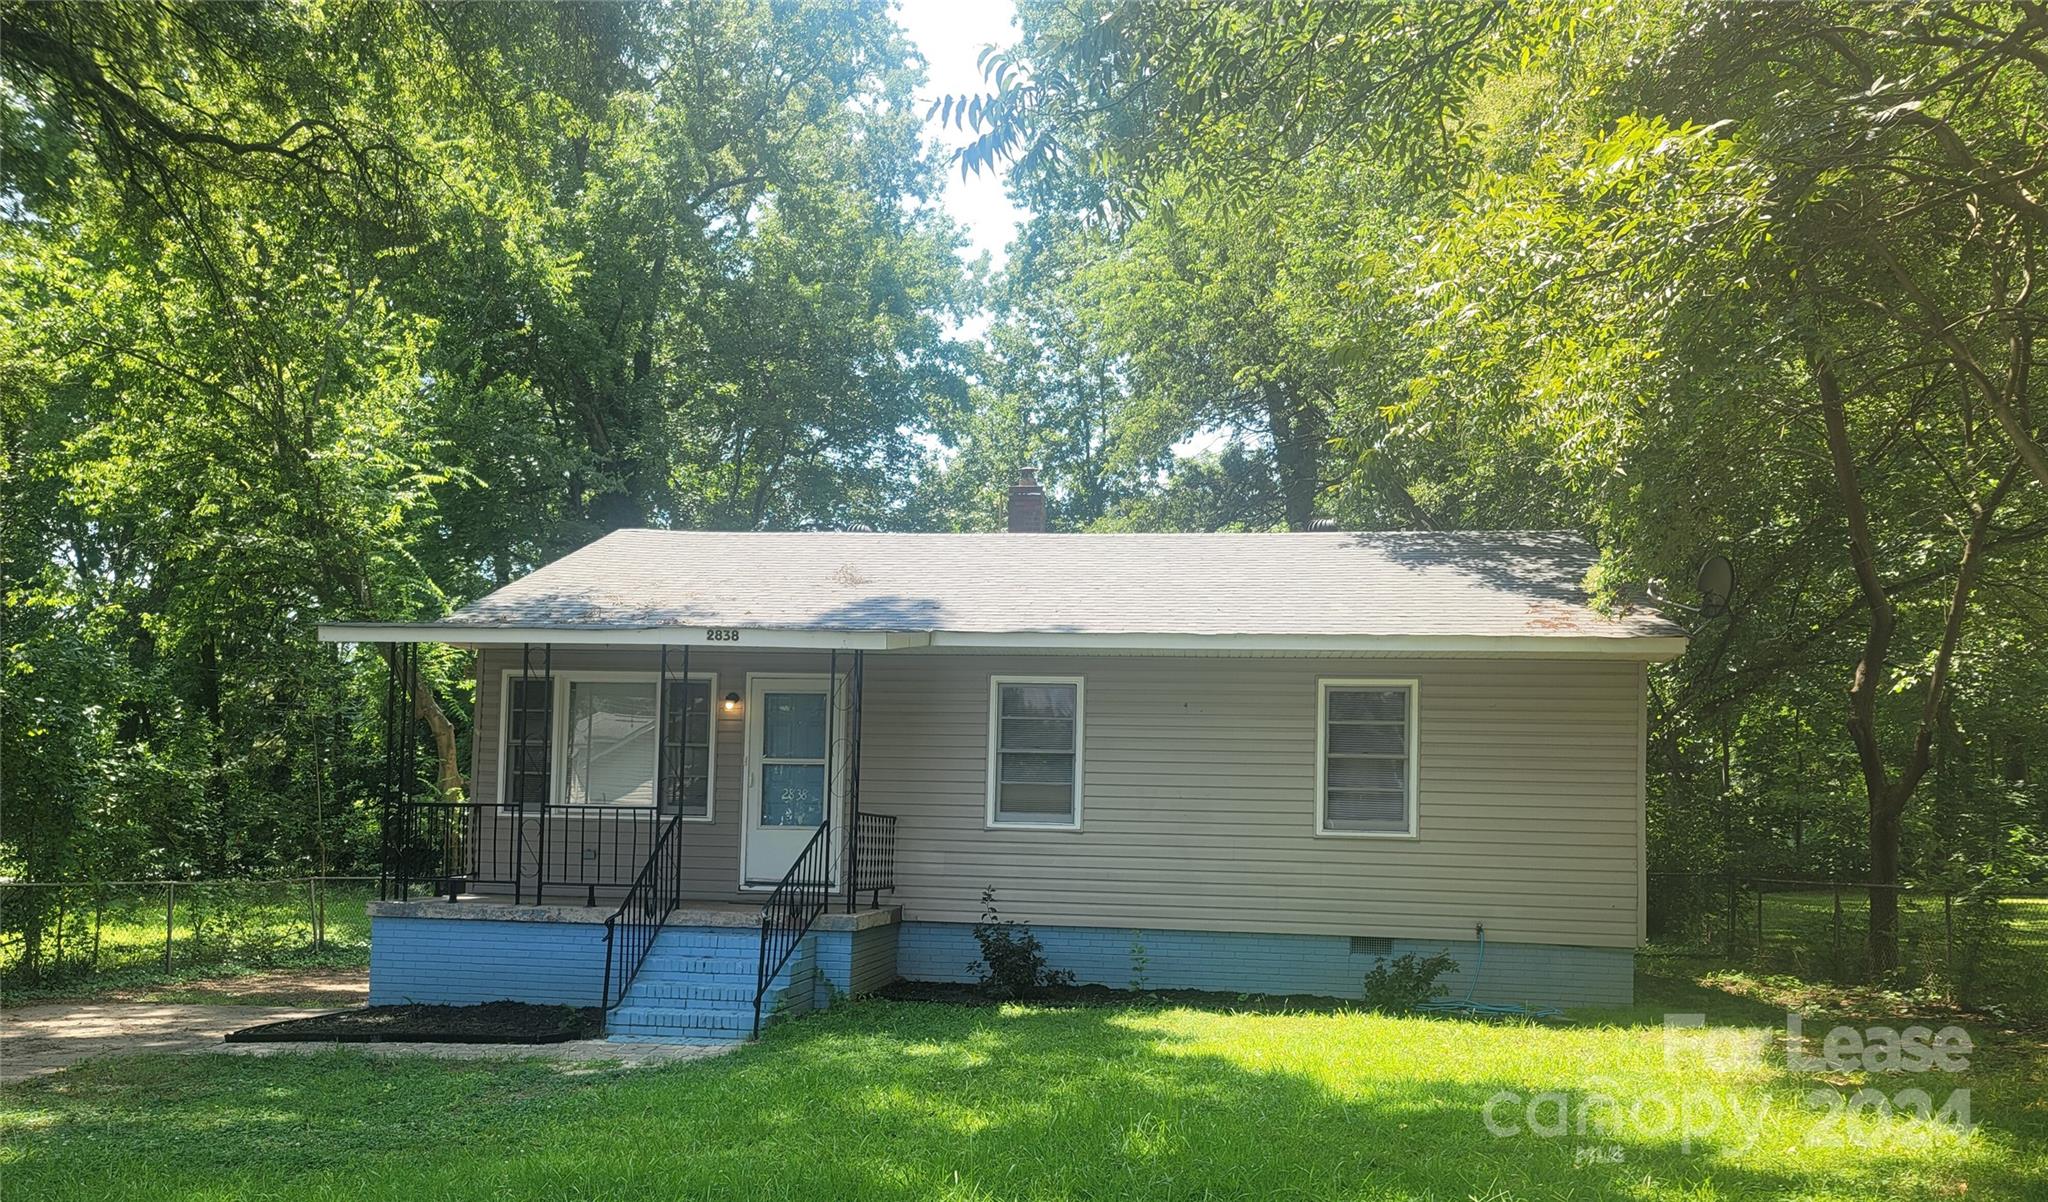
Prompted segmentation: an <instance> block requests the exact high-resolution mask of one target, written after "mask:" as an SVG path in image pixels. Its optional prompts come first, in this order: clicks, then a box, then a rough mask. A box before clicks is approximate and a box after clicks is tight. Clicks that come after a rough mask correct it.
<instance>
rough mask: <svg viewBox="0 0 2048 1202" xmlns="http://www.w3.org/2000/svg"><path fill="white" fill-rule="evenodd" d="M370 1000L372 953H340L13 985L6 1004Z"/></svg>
mask: <svg viewBox="0 0 2048 1202" xmlns="http://www.w3.org/2000/svg"><path fill="white" fill-rule="evenodd" d="M369 1000H370V969H369V962H368V957H367V955H364V956H356V955H353V954H340V953H337V954H335V955H333V956H329V957H325V958H321V959H309V960H308V961H306V962H305V963H301V964H294V965H291V966H286V967H280V966H277V965H265V966H232V965H230V966H222V965H212V966H208V967H196V966H189V965H186V966H180V967H178V968H177V969H175V970H173V971H171V972H169V973H166V972H164V971H162V970H161V969H157V968H131V969H123V970H120V971H116V972H107V973H99V974H96V975H93V976H87V977H74V978H72V979H69V980H62V979H60V980H51V981H43V982H26V983H24V982H21V981H11V982H7V983H6V985H5V989H4V991H0V1005H5V1006H30V1005H36V1004H39V1003H43V1002H81V1001H94V1002H166V1003H172V1004H179V1005H184V1004H191V1005H214V1004H223V1003H225V1004H236V1005H250V1006H324V1007H334V1006H360V1005H362V1004H364V1003H365V1002H367V1001H369Z"/></svg>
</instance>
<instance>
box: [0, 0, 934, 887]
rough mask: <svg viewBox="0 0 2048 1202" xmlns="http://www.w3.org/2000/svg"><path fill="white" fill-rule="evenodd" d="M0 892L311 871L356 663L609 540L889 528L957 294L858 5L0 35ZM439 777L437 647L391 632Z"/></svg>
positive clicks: (214, 18)
mask: <svg viewBox="0 0 2048 1202" xmlns="http://www.w3.org/2000/svg"><path fill="white" fill-rule="evenodd" d="M0 21H4V22H5V30H4V36H0V63H4V65H5V68H6V76H7V79H8V85H7V89H6V95H5V114H6V116H5V122H4V124H0V139H4V142H0V192H4V193H5V194H6V195H7V196H9V197H10V198H11V199H10V201H9V202H8V203H7V204H6V205H5V206H4V209H0V448H4V456H5V457H4V460H0V472H4V487H5V501H6V505H5V509H6V517H5V520H4V521H0V576H4V591H5V605H6V619H7V620H6V628H5V636H4V637H5V646H6V656H5V662H6V668H5V670H4V674H0V710H4V718H0V757H4V761H5V763H6V765H7V773H8V777H9V780H8V784H9V786H10V787H9V814H8V818H9V821H8V824H7V829H6V831H5V832H4V833H0V874H7V875H18V876H24V877H27V878H29V879H41V880H48V879H62V878H76V877H80V876H88V875H97V876H100V877H106V876H136V875H150V876H156V875H189V874H195V873H204V874H207V875H229V874H237V873H247V872H253V871H259V870H261V871H275V870H283V869H296V870H302V871H303V870H314V871H326V870H347V869H350V868H360V867H362V866H364V865H365V864H366V862H367V859H368V857H369V856H371V855H372V854H373V853H374V838H373V836H372V832H371V818H372V815H373V814H374V810H375V800H376V796H377V790H378V786H379V774H380V772H381V748H380V747H379V746H378V743H377V740H378V734H379V732H378V720H377V716H376V714H377V708H378V705H379V703H380V701H381V698H382V695H383V672H382V664H381V661H380V660H379V659H378V658H377V657H376V656H375V655H370V654H367V653H349V654H337V653H336V652H335V651H333V650H332V649H327V648H322V647H320V646H318V645H317V644H316V643H315V642H314V641H313V627H314V625H315V624H316V623H317V622H319V621H322V620H334V619H353V618H363V619H368V618H376V619H403V618H417V617H433V616H437V615H440V614H442V613H445V612H447V611H448V610H449V609H451V608H453V607H455V606H457V605H459V604H461V603H463V602H464V601H467V600H469V599H472V598H474V597H476V596H478V595H480V594H481V593H483V592H485V591H487V590H489V589H490V588H493V587H495V586H497V585H499V584H502V583H505V582H507V581H509V580H511V579H513V578H515V577H516V576H518V575H520V574H522V573H524V572H525V571H527V570H530V569H531V568H532V567H533V566H534V565H535V564H537V563H539V562H543V561H545V560H547V559H550V558H553V557H555V556H557V555H559V554H561V553H562V552H564V551H566V550H568V549H571V548H573V547H575V546H578V545H580V544H582V543H583V542H585V541H587V540H589V539H590V538H592V537H594V536H596V535H599V534H602V533H604V532H606V531H608V530H610V529H613V528H616V527H618V526H621V525H635V524H647V525H663V526H669V525H673V526H690V527H727V528H798V527H808V526H816V525H832V524H839V523H843V522H848V521H855V520H858V521H868V522H871V523H876V524H893V522H892V518H893V517H894V515H898V514H907V513H909V512H910V508H909V498H910V496H911V492H912V490H913V489H914V488H915V486H916V482H917V480H918V479H919V470H918V469H919V468H920V467H921V466H922V464H923V462H924V459H925V456H926V452H925V450H924V447H923V444H922V443H921V442H920V441H919V438H920V435H921V434H922V433H923V432H925V431H927V430H929V429H930V428H931V427H932V425H933V419H932V417H931V415H932V414H933V413H935V412H938V411H941V410H945V409H948V408H953V407H957V405H958V404H959V402H960V401H961V400H962V399H963V398H964V395H965V384H964V382H963V381H964V367H965V363H966V360H967V356H966V352H965V351H964V350H963V349H962V346H961V344H960V343H958V342H956V341H954V340H952V339H950V338H949V337H948V336H947V335H946V328H947V325H948V323H949V322H950V321H952V320H955V319H957V318H958V317H959V316H960V315H961V314H962V313H963V312H964V306H966V305H968V304H970V303H971V302H972V299H973V292H972V289H971V281H970V280H969V279H968V277H967V276H966V273H965V271H964V269H963V268H962V266H961V264H960V263H959V261H958V258H957V257H956V253H955V252H956V249H957V247H958V244H959V237H958V235H957V233H956V232H955V231H954V230H953V229H952V227H951V226H950V225H949V224H948V223H947V222H946V221H945V220H944V219H943V218H942V217H941V216H939V215H938V214H937V213H936V212H935V210H934V208H933V206H932V204H931V203H930V202H931V199H932V190H933V187H934V182H935V179H936V174H937V164H936V163H934V162H933V161H932V160H931V159H930V157H929V155H928V152H927V149H926V147H925V145H924V144H923V142H922V141H921V138H920V129H919V126H920V120H919V116H918V114H917V113H915V112H913V111H912V108H911V104H910V95H911V89H912V87H913V86H914V83H915V81H916V72H915V67H914V65H913V63H912V60H911V56H910V51H909V47H908V46H907V44H906V43H905V41H904V39H903V37H902V35H901V33H900V32H899V31H898V30H897V29H896V27H895V26H894V24H893V23H892V21H891V19H890V17H889V15H888V13H887V12H886V11H885V10H883V9H881V8H879V7H874V6H864V7H857V8H848V7H846V6H843V5H838V4H825V3H796V4H777V5H774V6H769V5H766V4H758V3H752V2H749V0H726V2H721V3H710V4H692V5H684V6H674V7H665V8H655V7H651V6H641V5H559V6H558V5H552V4H534V3H517V4H497V5H429V6H396V7H394V6H392V5H388V4H382V3H372V2H368V0H345V2H343V3H338V4H327V5H318V6H286V5H269V4H262V5H226V4H222V5H202V6H197V7H189V8H178V7H176V6H170V7H165V6H146V5H97V4H72V3H57V4H42V5H32V6H22V5H14V6H9V7H8V8H6V10H5V12H4V13H0ZM424 669H425V673H426V676H427V684H428V688H427V692H426V694H425V695H424V696H423V698H422V699H421V703H420V705H421V709H422V710H423V712H424V713H425V715H426V716H427V718H428V721H429V723H430V724H431V725H432V726H433V727H434V728H435V730H436V733H437V736H438V737H437V739H436V742H435V746H434V748H432V749H431V750H430V752H429V754H428V758H429V760H430V761H434V762H437V766H438V771H437V776H438V782H439V785H440V787H441V788H443V789H445V790H450V791H459V790H460V789H462V788H463V787H465V781H464V771H465V768H466V765H467V761H468V755H467V721H468V718H467V715H468V709H469V706H470V705H471V703H472V700H473V699H472V697H471V696H470V693H471V690H472V684H471V681H470V676H471V674H472V667H471V664H470V663H469V661H468V660H467V658H466V657H464V656H461V655H458V654H454V653H451V652H448V651H446V650H445V649H441V650H435V651H432V652H430V653H429V654H428V655H427V656H426V658H425V663H424Z"/></svg>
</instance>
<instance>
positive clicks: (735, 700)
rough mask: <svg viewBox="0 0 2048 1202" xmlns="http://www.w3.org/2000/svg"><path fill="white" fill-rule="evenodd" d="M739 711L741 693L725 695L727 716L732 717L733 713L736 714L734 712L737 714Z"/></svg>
mask: <svg viewBox="0 0 2048 1202" xmlns="http://www.w3.org/2000/svg"><path fill="white" fill-rule="evenodd" d="M739 712H740V695H739V694H738V693H727V694H726V695H725V713H726V716H727V717H731V716H732V715H734V714H737V713H739Z"/></svg>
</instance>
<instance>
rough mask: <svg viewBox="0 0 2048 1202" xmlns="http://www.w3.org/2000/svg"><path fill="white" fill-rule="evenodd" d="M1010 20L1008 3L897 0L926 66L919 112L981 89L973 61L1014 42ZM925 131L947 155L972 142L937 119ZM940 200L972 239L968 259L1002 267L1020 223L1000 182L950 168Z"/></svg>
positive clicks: (1013, 11) (1018, 211)
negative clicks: (948, 97) (984, 254)
mask: <svg viewBox="0 0 2048 1202" xmlns="http://www.w3.org/2000/svg"><path fill="white" fill-rule="evenodd" d="M1015 16H1016V9H1015V7H1014V6H1013V5H1012V4H1011V3H1010V0H899V2H898V4H897V6H896V19H897V21H899V22H900V23H901V24H902V26H903V28H904V30H905V32H907V33H909V35H910V38H911V40H912V41H914V42H916V43H917V48H918V51H919V52H920V53H921V54H923V55H924V59H925V63H926V68H925V73H926V76H927V78H926V80H925V85H924V88H923V89H922V90H921V91H920V92H919V93H918V105H919V107H920V109H922V108H924V107H926V106H928V105H930V103H931V102H932V101H933V100H935V99H937V98H938V97H941V96H945V95H949V94H950V95H956V96H957V95H961V94H964V93H971V92H979V91H982V90H983V89H984V88H986V86H987V84H986V83H985V82H984V81H983V79H982V77H981V69H980V68H979V67H978V66H976V64H975V61H974V60H975V56H977V55H979V54H980V53H981V48H982V47H983V46H987V45H989V44H991V43H994V44H995V45H998V46H1007V45H1009V44H1010V43H1011V42H1013V41H1015V40H1016V37H1017V30H1016V27H1015V25H1014V24H1013V22H1014V20H1015ZM928 128H929V132H930V134H931V136H932V137H934V138H936V139H937V140H938V142H939V143H940V145H942V146H944V147H946V148H947V149H948V150H952V149H955V148H957V147H959V146H960V145H962V144H964V143H965V142H967V141H969V140H970V137H971V135H970V134H969V132H968V131H966V130H963V129H958V128H954V127H952V126H948V127H946V128H945V129H940V128H939V125H938V121H937V119H934V120H933V121H932V122H931V124H930V125H929V127H928ZM943 200H944V202H945V206H946V211H947V212H948V213H950V214H952V216H953V219H954V220H955V221H957V222H959V223H960V224H961V225H962V226H964V227H965V228H966V230H967V233H968V236H969V237H970V238H971V239H972V246H971V248H970V250H969V252H968V257H969V258H973V257H974V256H975V255H978V254H980V253H981V252H982V251H987V252H988V254H989V259H990V261H991V262H992V263H993V264H994V265H995V266H998V267H1000V266H1002V263H1003V259H1004V247H1006V246H1008V245H1009V242H1010V239H1011V238H1012V237H1013V236H1014V235H1015V234H1016V232H1017V225H1018V223H1019V222H1021V221H1022V220H1023V218H1024V213H1023V210H1021V209H1019V208H1017V206H1015V205H1013V204H1011V203H1010V197H1009V194H1008V193H1007V192H1005V191H1004V189H1003V183H1002V180H1001V179H1000V178H999V177H998V176H996V175H994V174H991V173H990V172H987V171H983V172H982V173H981V174H979V175H972V176H969V177H967V178H966V179H962V178H961V177H960V168H959V167H958V166H956V165H952V164H949V165H948V166H947V168H946V191H945V195H944V197H943Z"/></svg>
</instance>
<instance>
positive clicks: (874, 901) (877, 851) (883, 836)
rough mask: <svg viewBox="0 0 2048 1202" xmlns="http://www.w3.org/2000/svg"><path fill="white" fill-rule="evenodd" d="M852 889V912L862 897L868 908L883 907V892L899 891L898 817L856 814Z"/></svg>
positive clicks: (848, 901) (848, 899) (849, 893)
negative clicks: (897, 885) (864, 898)
mask: <svg viewBox="0 0 2048 1202" xmlns="http://www.w3.org/2000/svg"><path fill="white" fill-rule="evenodd" d="M850 858H851V859H852V861H853V877H852V887H851V888H849V889H848V890H847V891H846V908H847V910H848V911H849V912H850V911H851V910H852V909H853V906H854V904H855V899H857V898H858V897H859V896H860V895H861V894H863V893H866V894H869V895H870V896H869V899H868V904H869V905H871V906H880V905H881V904H882V890H884V889H887V890H889V891H890V892H892V893H893V892H895V889H896V815H894V814H855V815H854V816H853V850H852V854H851V856H850Z"/></svg>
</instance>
